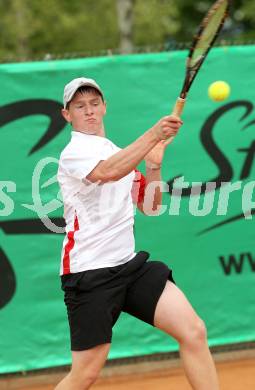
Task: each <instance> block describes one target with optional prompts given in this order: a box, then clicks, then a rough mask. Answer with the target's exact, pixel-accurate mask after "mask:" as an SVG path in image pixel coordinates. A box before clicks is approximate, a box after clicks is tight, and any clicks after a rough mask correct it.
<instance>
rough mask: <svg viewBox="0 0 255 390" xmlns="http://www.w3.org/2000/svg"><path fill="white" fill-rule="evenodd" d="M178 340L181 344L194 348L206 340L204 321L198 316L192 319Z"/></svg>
mask: <svg viewBox="0 0 255 390" xmlns="http://www.w3.org/2000/svg"><path fill="white" fill-rule="evenodd" d="M179 341H180V343H181V344H183V345H186V346H187V347H190V348H194V349H196V348H199V347H200V346H201V345H202V344H204V343H205V342H207V331H206V326H205V323H204V321H202V320H201V319H200V318H199V317H197V318H196V319H194V320H193V321H192V322H191V323H190V324H188V326H187V330H186V332H185V334H184V335H183V337H182V338H181V339H180V340H179Z"/></svg>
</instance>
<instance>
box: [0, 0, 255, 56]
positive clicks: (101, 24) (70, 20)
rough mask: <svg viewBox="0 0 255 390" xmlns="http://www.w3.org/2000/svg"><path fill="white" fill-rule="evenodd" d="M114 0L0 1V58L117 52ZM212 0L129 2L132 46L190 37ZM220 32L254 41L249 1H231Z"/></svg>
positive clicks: (254, 10)
mask: <svg viewBox="0 0 255 390" xmlns="http://www.w3.org/2000/svg"><path fill="white" fill-rule="evenodd" d="M116 3H117V0H72V1H70V0H40V1H39V0H0V14H1V23H0V58H1V60H2V61H6V60H13V59H20V60H25V59H33V58H43V57H44V56H45V55H46V54H47V53H50V54H52V55H53V56H56V55H60V56H64V55H68V56H70V53H77V55H81V56H82V55H84V54H86V55H90V54H100V52H101V51H102V53H103V51H106V50H117V49H118V48H119V46H120V31H119V23H118V13H117V6H116ZM212 3H213V0H196V1H191V0H132V6H133V8H132V12H133V18H132V20H133V32H132V34H131V36H132V39H133V46H134V47H141V46H143V47H144V46H153V45H165V46H166V47H167V45H168V44H169V43H173V44H175V43H176V42H183V41H190V40H191V38H192V35H193V33H194V31H195V30H196V28H197V25H198V23H199V22H200V20H201V19H202V17H203V16H204V14H205V12H206V10H207V9H208V8H209V7H210V5H211V4H212ZM231 16H232V17H231V19H229V22H228V24H227V29H226V31H225V35H226V36H227V37H228V38H233V39H250V40H254V41H255V28H254V27H255V2H254V1H251V0H234V1H233V5H232V11H231Z"/></svg>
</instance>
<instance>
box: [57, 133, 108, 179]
mask: <svg viewBox="0 0 255 390" xmlns="http://www.w3.org/2000/svg"><path fill="white" fill-rule="evenodd" d="M110 155H111V153H109V150H108V148H107V144H105V143H104V142H103V140H98V139H96V140H93V139H92V140H91V141H90V142H82V141H81V140H80V141H79V142H75V143H73V144H72V145H71V146H70V147H69V148H67V149H66V150H65V151H64V153H63V154H62V155H61V156H60V161H59V166H60V167H61V169H62V171H63V172H64V173H65V174H66V175H68V176H71V177H74V178H76V179H78V180H83V179H85V178H86V177H87V176H88V175H89V173H90V172H91V171H93V169H94V168H95V167H96V166H97V165H98V164H99V162H100V161H102V160H106V159H107V158H108V157H110Z"/></svg>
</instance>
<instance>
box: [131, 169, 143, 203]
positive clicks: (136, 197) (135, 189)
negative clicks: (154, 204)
mask: <svg viewBox="0 0 255 390" xmlns="http://www.w3.org/2000/svg"><path fill="white" fill-rule="evenodd" d="M145 185H146V178H145V176H144V175H143V174H142V173H141V172H140V171H138V169H135V178H134V181H133V186H132V189H131V194H132V200H133V203H134V204H138V203H141V202H143V200H144V193H145Z"/></svg>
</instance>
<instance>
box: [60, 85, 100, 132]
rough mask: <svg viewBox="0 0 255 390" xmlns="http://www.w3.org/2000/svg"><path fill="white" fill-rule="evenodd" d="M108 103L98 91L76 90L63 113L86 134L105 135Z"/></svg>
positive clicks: (68, 120) (75, 126)
mask: <svg viewBox="0 0 255 390" xmlns="http://www.w3.org/2000/svg"><path fill="white" fill-rule="evenodd" d="M105 113H106V104H105V103H104V102H103V100H102V98H101V96H100V95H99V94H97V93H96V92H85V93H80V92H76V93H75V95H74V97H73V99H72V100H71V102H70V103H69V107H68V108H67V109H63V110H62V114H63V116H64V118H65V119H66V120H67V122H69V123H72V126H73V128H74V129H75V130H77V131H81V132H83V133H86V134H94V135H103V117H104V115H105Z"/></svg>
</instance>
